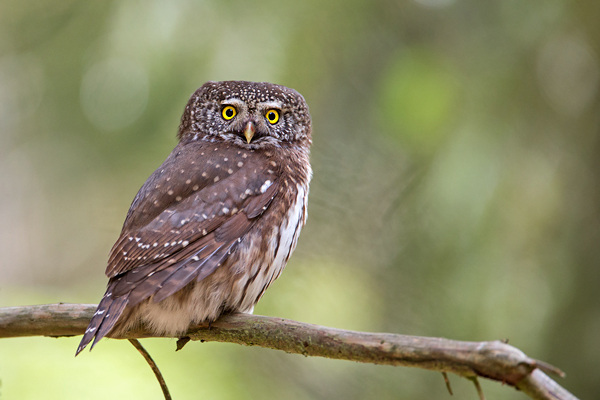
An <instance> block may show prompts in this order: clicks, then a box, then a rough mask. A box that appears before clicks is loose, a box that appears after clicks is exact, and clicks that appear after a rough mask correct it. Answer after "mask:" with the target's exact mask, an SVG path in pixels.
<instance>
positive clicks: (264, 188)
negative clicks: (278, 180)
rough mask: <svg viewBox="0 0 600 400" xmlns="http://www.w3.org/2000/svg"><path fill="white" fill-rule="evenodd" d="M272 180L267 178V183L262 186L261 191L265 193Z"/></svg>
mask: <svg viewBox="0 0 600 400" xmlns="http://www.w3.org/2000/svg"><path fill="white" fill-rule="evenodd" d="M271 184H272V182H271V181H270V180H266V181H265V183H263V185H262V186H261V187H260V192H261V193H264V192H266V191H267V189H268V188H269V187H270V186H271Z"/></svg>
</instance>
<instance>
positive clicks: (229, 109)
mask: <svg viewBox="0 0 600 400" xmlns="http://www.w3.org/2000/svg"><path fill="white" fill-rule="evenodd" d="M225 115H227V117H228V118H231V117H233V110H232V109H231V108H228V109H227V110H225Z"/></svg>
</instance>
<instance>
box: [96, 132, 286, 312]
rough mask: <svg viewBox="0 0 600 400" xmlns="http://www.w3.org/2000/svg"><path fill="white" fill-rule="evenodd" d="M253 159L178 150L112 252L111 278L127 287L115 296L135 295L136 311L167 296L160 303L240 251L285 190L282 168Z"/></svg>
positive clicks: (206, 148)
mask: <svg viewBox="0 0 600 400" xmlns="http://www.w3.org/2000/svg"><path fill="white" fill-rule="evenodd" d="M215 149H216V150H215ZM250 152H251V151H249V150H243V149H239V148H237V147H233V146H228V145H223V144H222V145H221V146H220V147H219V146H218V145H216V144H211V143H207V142H200V143H197V142H193V143H189V144H187V145H180V146H178V147H176V148H175V150H174V151H173V153H171V155H170V156H169V158H167V160H166V161H165V162H164V163H163V165H162V166H161V167H160V168H159V169H157V170H156V171H155V172H154V174H153V175H152V176H151V177H150V178H149V179H148V180H147V181H146V183H145V184H144V186H143V187H142V188H141V189H140V191H139V192H138V195H137V196H136V198H135V199H134V201H133V204H132V206H131V208H130V211H129V213H128V216H127V219H126V221H125V224H124V227H123V231H122V232H121V235H120V237H119V239H118V240H117V242H116V243H115V245H114V246H113V248H112V250H111V254H110V257H109V263H108V267H107V270H106V274H107V276H108V277H109V278H117V279H119V280H120V282H119V283H118V284H117V285H116V286H115V288H114V290H113V296H119V295H123V294H125V293H127V292H131V294H130V296H129V305H130V306H133V305H135V304H137V303H138V302H140V301H142V300H144V299H145V298H147V297H149V296H151V295H153V294H154V293H152V292H153V291H154V292H155V293H156V292H158V291H159V290H160V295H159V296H155V299H154V300H155V301H160V300H162V299H164V298H166V297H167V296H169V295H171V294H173V293H174V292H176V291H177V290H179V289H181V288H182V287H183V286H185V285H186V284H187V283H189V282H190V281H191V279H193V277H194V276H197V277H198V279H199V280H200V279H202V278H204V277H206V276H208V275H209V274H210V273H211V272H213V271H214V270H215V269H216V268H217V267H218V266H219V265H220V264H221V263H222V262H223V261H224V260H225V259H226V258H227V256H228V255H229V254H231V252H233V250H234V248H235V246H236V245H237V244H238V243H239V242H240V241H241V238H242V237H243V235H244V234H245V233H246V232H248V230H249V229H250V227H251V226H252V225H253V224H254V223H255V222H256V220H257V219H258V218H259V217H260V215H261V214H262V213H263V212H264V211H265V210H266V209H267V207H268V206H269V204H270V203H271V201H272V200H273V198H274V196H275V194H276V193H277V189H278V187H279V184H278V179H277V177H278V176H279V169H277V168H275V167H276V165H275V166H274V165H271V164H270V163H269V160H268V159H267V158H266V157H261V153H258V152H255V153H254V154H250ZM161 286H162V287H161Z"/></svg>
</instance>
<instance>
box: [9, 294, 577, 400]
mask: <svg viewBox="0 0 600 400" xmlns="http://www.w3.org/2000/svg"><path fill="white" fill-rule="evenodd" d="M95 309H96V305H95V304H48V305H41V306H26V307H11V308H0V338H7V337H20V336H74V335H81V334H83V332H84V330H85V328H86V327H87V324H88V322H89V321H90V319H91V317H92V315H93V313H94V311H95ZM186 335H187V336H189V337H190V338H191V340H201V341H217V342H232V343H238V344H243V345H246V346H260V347H266V348H271V349H276V350H283V351H285V352H288V353H297V354H302V355H305V356H318V357H326V358H333V359H341V360H351V361H358V362H364V363H372V364H386V365H403V366H407V367H418V368H424V369H428V370H432V371H440V372H452V373H454V374H457V375H459V376H462V377H465V378H476V377H481V378H487V379H492V380H496V381H500V382H503V383H505V384H507V385H510V386H513V387H515V388H518V389H520V390H522V391H523V392H524V393H526V394H527V395H528V396H529V397H531V398H533V399H540V400H542V399H560V400H563V399H576V397H575V396H573V395H572V394H571V393H569V392H568V391H566V390H565V389H563V388H562V387H561V386H560V385H558V384H557V383H556V382H555V381H553V380H552V379H550V378H549V377H548V376H547V375H546V374H544V372H542V370H543V371H545V372H551V373H556V374H557V375H559V376H564V374H563V373H562V371H560V370H559V369H557V368H555V367H553V366H551V365H549V364H546V363H543V362H540V361H537V360H534V359H531V358H529V357H527V356H526V355H525V354H524V353H523V352H522V351H520V350H519V349H517V348H515V347H513V346H510V345H508V344H506V343H503V342H501V341H493V342H463V341H457V340H449V339H442V338H430V337H420V336H406V335H396V334H390V333H366V332H355V331H347V330H341V329H333V328H327V327H323V326H318V325H312V324H305V323H301V322H296V321H291V320H287V319H282V318H274V317H263V316H258V315H245V314H235V315H226V316H223V317H222V318H220V319H219V320H217V321H216V322H214V323H213V324H212V325H211V329H208V325H199V326H196V327H192V328H190V330H189V331H188V332H187V334H186ZM144 337H153V335H152V334H151V333H150V332H148V331H145V330H142V329H140V330H136V331H132V332H129V333H128V335H127V337H119V338H118V339H134V338H144Z"/></svg>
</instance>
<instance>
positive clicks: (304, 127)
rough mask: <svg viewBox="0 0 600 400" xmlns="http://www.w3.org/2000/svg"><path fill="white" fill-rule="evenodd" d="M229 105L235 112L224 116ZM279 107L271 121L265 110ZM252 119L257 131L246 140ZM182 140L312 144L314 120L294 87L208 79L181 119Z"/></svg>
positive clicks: (244, 144) (259, 144)
mask: <svg viewBox="0 0 600 400" xmlns="http://www.w3.org/2000/svg"><path fill="white" fill-rule="evenodd" d="M227 106H231V107H234V108H235V115H234V116H233V117H232V118H231V119H226V118H224V116H223V115H222V112H223V109H224V108H225V107H227ZM269 110H276V111H277V112H278V114H279V118H278V120H277V122H276V123H272V122H269V121H268V120H267V118H266V113H267V112H268V111H269ZM249 122H251V123H252V124H253V127H254V128H255V130H256V133H255V135H254V137H253V139H252V141H251V142H248V141H247V140H245V139H244V135H243V131H244V127H245V126H247V124H248V123H249ZM178 138H179V139H180V140H181V141H192V140H208V141H212V140H218V139H217V138H221V139H225V140H232V141H233V142H234V143H235V144H237V145H239V146H241V147H245V148H261V147H268V146H273V145H275V146H281V145H283V144H284V143H286V142H287V143H298V142H305V141H307V142H308V143H307V144H310V140H311V119H310V114H309V112H308V106H307V105H306V102H305V101H304V98H303V97H302V95H301V94H300V93H298V92H296V91H295V90H294V89H290V88H287V87H285V86H280V85H275V84H272V83H268V82H248V81H223V82H212V81H210V82H207V83H205V84H204V85H203V86H202V87H201V88H199V89H198V90H196V92H194V94H193V95H192V96H191V98H190V100H189V101H188V104H187V106H186V108H185V111H184V113H183V116H182V118H181V125H180V126H179V133H178Z"/></svg>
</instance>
